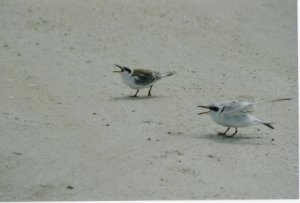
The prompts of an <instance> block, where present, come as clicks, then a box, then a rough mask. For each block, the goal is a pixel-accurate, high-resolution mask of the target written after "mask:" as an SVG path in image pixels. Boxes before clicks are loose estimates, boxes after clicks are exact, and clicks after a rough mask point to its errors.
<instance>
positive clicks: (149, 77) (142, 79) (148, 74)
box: [132, 69, 156, 85]
mask: <svg viewBox="0 0 300 203" xmlns="http://www.w3.org/2000/svg"><path fill="white" fill-rule="evenodd" d="M132 77H133V78H134V80H135V82H136V84H138V85H147V84H149V83H151V82H153V81H155V79H156V78H155V77H154V75H153V72H152V71H151V70H147V69H135V70H134V71H133V73H132Z"/></svg>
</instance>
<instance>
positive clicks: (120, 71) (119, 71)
mask: <svg viewBox="0 0 300 203" xmlns="http://www.w3.org/2000/svg"><path fill="white" fill-rule="evenodd" d="M115 66H117V67H118V68H120V69H121V70H115V71H113V72H114V73H122V72H123V71H124V69H123V67H122V66H119V65H117V64H115Z"/></svg>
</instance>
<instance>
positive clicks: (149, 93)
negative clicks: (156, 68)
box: [148, 86, 152, 97]
mask: <svg viewBox="0 0 300 203" xmlns="http://www.w3.org/2000/svg"><path fill="white" fill-rule="evenodd" d="M151 89H152V86H151V87H150V89H149V92H148V97H151Z"/></svg>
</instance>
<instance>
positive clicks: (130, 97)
mask: <svg viewBox="0 0 300 203" xmlns="http://www.w3.org/2000/svg"><path fill="white" fill-rule="evenodd" d="M157 98H162V96H151V97H148V96H137V97H133V96H122V97H113V98H111V99H112V100H114V101H136V100H148V99H151V100H152V99H157Z"/></svg>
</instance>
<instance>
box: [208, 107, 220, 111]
mask: <svg viewBox="0 0 300 203" xmlns="http://www.w3.org/2000/svg"><path fill="white" fill-rule="evenodd" d="M209 109H210V110H211V111H216V112H217V111H219V108H218V107H216V106H211V107H209Z"/></svg>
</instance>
